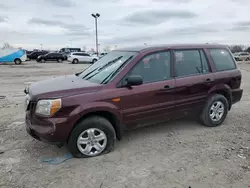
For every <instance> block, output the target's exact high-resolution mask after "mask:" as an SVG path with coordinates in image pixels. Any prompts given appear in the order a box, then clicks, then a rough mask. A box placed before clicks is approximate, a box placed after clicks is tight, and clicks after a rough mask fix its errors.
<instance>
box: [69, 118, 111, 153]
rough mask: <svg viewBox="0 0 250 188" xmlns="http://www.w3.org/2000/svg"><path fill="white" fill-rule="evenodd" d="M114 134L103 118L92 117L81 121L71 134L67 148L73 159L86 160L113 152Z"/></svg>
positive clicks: (109, 124) (108, 123)
mask: <svg viewBox="0 0 250 188" xmlns="http://www.w3.org/2000/svg"><path fill="white" fill-rule="evenodd" d="M115 141H116V134H115V130H114V128H113V126H112V124H111V123H110V122H109V121H108V120H107V119H105V118H103V117H99V116H92V117H89V118H87V119H84V120H83V121H81V122H80V123H79V124H78V125H77V126H76V127H75V128H74V129H73V130H72V132H71V135H70V138H69V140H68V148H69V151H70V152H71V153H72V155H73V156H74V157H79V158H86V157H94V156H97V155H101V154H105V153H108V152H110V151H112V150H113V148H114V146H115Z"/></svg>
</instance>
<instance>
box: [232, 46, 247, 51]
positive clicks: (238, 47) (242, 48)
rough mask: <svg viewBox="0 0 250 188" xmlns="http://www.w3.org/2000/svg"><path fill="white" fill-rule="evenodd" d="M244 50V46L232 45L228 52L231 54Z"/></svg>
mask: <svg viewBox="0 0 250 188" xmlns="http://www.w3.org/2000/svg"><path fill="white" fill-rule="evenodd" d="M245 48H246V46H244V45H232V46H230V50H231V51H232V53H235V52H242V51H244V49H245Z"/></svg>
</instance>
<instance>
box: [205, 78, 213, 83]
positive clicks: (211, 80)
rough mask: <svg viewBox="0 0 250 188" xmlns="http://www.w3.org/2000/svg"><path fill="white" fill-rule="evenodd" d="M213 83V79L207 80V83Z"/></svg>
mask: <svg viewBox="0 0 250 188" xmlns="http://www.w3.org/2000/svg"><path fill="white" fill-rule="evenodd" d="M211 82H213V79H211V78H207V79H205V83H211Z"/></svg>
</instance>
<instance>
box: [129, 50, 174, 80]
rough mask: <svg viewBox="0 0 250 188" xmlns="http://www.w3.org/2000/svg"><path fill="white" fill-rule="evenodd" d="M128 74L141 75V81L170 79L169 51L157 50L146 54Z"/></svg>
mask: <svg viewBox="0 0 250 188" xmlns="http://www.w3.org/2000/svg"><path fill="white" fill-rule="evenodd" d="M128 75H129V76H131V75H139V76H141V77H142V79H143V83H151V82H157V81H163V80H168V79H170V78H171V74H170V52H157V53H153V54H150V55H146V56H145V57H144V58H143V59H142V60H141V61H139V62H138V63H137V64H136V66H135V67H134V68H133V69H132V70H131V71H130V72H129V74H128Z"/></svg>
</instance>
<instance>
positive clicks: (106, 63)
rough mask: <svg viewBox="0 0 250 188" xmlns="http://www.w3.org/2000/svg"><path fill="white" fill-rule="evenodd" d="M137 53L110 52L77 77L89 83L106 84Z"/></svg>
mask: <svg viewBox="0 0 250 188" xmlns="http://www.w3.org/2000/svg"><path fill="white" fill-rule="evenodd" d="M136 54H137V53H136V52H124V51H112V52H110V53H108V54H107V55H105V56H104V57H103V58H101V59H99V60H98V61H97V62H96V63H94V64H93V65H92V66H90V67H88V68H87V69H85V70H84V71H83V72H82V73H80V74H79V75H78V76H79V77H81V78H82V79H84V80H89V81H91V82H95V83H99V84H106V83H108V82H109V81H110V80H111V79H112V78H114V76H115V75H116V74H117V73H118V72H119V71H120V69H121V68H122V67H124V65H126V64H127V63H128V62H129V61H130V60H131V59H132V58H133V57H134V56H135V55H136Z"/></svg>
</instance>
